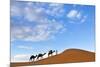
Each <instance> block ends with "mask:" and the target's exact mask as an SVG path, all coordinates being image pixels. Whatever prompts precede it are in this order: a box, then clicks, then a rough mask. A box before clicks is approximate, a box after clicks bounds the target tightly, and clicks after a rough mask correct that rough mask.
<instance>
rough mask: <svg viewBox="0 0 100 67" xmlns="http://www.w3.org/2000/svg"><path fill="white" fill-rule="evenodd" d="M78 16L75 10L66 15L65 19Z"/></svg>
mask: <svg viewBox="0 0 100 67" xmlns="http://www.w3.org/2000/svg"><path fill="white" fill-rule="evenodd" d="M79 15H80V13H79V12H78V11H77V10H71V11H69V13H68V14H67V17H68V18H71V19H73V18H75V17H79Z"/></svg>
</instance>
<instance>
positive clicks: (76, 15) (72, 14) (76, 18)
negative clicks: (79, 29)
mask: <svg viewBox="0 0 100 67" xmlns="http://www.w3.org/2000/svg"><path fill="white" fill-rule="evenodd" d="M66 16H67V18H68V19H69V21H70V23H83V22H85V20H86V18H87V16H86V15H84V14H83V13H82V11H78V10H74V9H72V10H70V11H69V12H68V13H67V15H66Z"/></svg>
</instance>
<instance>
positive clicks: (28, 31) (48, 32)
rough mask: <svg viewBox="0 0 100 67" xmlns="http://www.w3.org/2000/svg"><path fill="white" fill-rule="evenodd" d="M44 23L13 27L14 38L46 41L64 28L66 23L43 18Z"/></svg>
mask: <svg viewBox="0 0 100 67" xmlns="http://www.w3.org/2000/svg"><path fill="white" fill-rule="evenodd" d="M41 22H45V23H43V24H37V25H35V26H34V27H31V26H20V27H13V28H11V37H12V39H13V38H14V39H21V40H25V41H44V40H48V39H51V38H53V37H54V36H55V34H57V33H59V32H61V31H62V30H63V29H64V25H63V24H61V23H58V22H57V21H56V20H47V19H46V20H42V21H41Z"/></svg>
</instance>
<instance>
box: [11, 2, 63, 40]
mask: <svg viewBox="0 0 100 67" xmlns="http://www.w3.org/2000/svg"><path fill="white" fill-rule="evenodd" d="M18 4H19V5H20V3H18ZM19 5H16V4H14V5H12V7H11V11H12V12H11V13H12V14H11V17H15V18H16V16H21V17H23V18H21V19H20V20H19V21H20V22H21V23H20V22H16V20H15V19H12V20H13V22H11V25H12V27H11V37H12V39H14V40H16V39H21V40H25V41H34V42H35V41H44V40H48V39H51V38H54V37H55V35H56V34H58V33H59V32H63V31H64V30H65V28H64V24H63V23H61V22H60V21H58V20H56V19H55V18H53V19H50V18H49V16H58V15H62V13H63V8H62V7H63V5H59V4H48V5H47V4H45V3H31V2H27V3H25V4H24V5H25V7H24V6H23V8H22V6H20V7H19ZM21 5H22V3H21ZM46 5H47V6H48V8H44V6H46ZM15 6H16V7H15ZM15 8H17V9H16V11H15ZM60 10H61V11H60ZM20 11H21V12H20ZM58 13H59V14H58ZM55 14H57V15H55ZM15 23H16V24H17V25H16V24H15ZM25 24H26V25H25ZM13 25H14V26H13ZM63 29H64V30H63Z"/></svg>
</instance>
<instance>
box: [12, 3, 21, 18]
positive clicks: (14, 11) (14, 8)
mask: <svg viewBox="0 0 100 67" xmlns="http://www.w3.org/2000/svg"><path fill="white" fill-rule="evenodd" d="M20 15H21V9H20V8H19V7H18V6H14V5H13V6H11V16H20Z"/></svg>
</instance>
